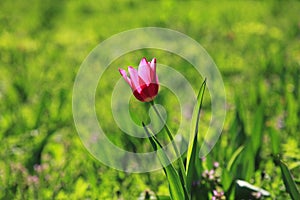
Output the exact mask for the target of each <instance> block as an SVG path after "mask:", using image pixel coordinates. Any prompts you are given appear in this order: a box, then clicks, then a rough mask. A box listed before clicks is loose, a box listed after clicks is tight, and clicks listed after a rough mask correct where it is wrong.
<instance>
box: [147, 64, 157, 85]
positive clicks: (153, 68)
mask: <svg viewBox="0 0 300 200" xmlns="http://www.w3.org/2000/svg"><path fill="white" fill-rule="evenodd" d="M149 65H150V68H151V82H152V83H158V77H157V75H156V59H155V58H153V59H152V61H151V63H149Z"/></svg>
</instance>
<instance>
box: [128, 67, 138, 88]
mask: <svg viewBox="0 0 300 200" xmlns="http://www.w3.org/2000/svg"><path fill="white" fill-rule="evenodd" d="M128 72H129V75H130V79H131V88H132V90H138V91H139V90H140V86H139V76H138V72H137V70H136V69H135V68H133V67H131V66H129V67H128Z"/></svg>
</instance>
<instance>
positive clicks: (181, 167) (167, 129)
mask: <svg viewBox="0 0 300 200" xmlns="http://www.w3.org/2000/svg"><path fill="white" fill-rule="evenodd" d="M150 104H151V106H152V107H153V109H154V111H155V112H156V114H157V115H158V117H159V119H160V120H161V122H162V123H164V127H165V129H166V131H167V134H168V137H169V139H170V141H171V142H172V145H173V148H174V150H175V154H176V157H178V158H179V159H178V162H179V168H180V173H181V176H180V177H181V179H182V180H181V181H182V182H183V186H184V187H183V188H184V190H185V193H186V196H188V197H189V195H188V192H187V189H186V173H185V169H184V164H183V160H182V158H181V156H180V154H179V151H178V148H177V146H176V144H175V141H173V140H174V138H173V135H172V133H171V131H170V129H169V127H168V126H167V124H166V123H165V121H164V119H163V117H162V116H161V114H160V112H159V111H158V110H157V108H156V106H155V104H154V101H151V102H150Z"/></svg>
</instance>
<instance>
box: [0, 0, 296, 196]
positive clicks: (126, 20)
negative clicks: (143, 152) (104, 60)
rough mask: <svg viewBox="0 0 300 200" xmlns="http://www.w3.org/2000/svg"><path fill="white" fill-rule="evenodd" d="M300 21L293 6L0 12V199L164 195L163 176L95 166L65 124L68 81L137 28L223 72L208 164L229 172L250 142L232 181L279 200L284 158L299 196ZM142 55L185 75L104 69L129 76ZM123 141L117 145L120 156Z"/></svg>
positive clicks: (58, 4) (33, 1) (19, 5)
mask: <svg viewBox="0 0 300 200" xmlns="http://www.w3.org/2000/svg"><path fill="white" fill-rule="evenodd" d="M299 10H300V3H299V2H297V1H264V2H258V1H231V2H225V1H221V2H219V1H203V2H198V1H178V2H175V1H129V0H125V1H91V0H88V1H58V0H45V1H38V0H30V1H20V0H18V1H7V0H4V1H1V2H0V138H1V139H0V141H1V142H0V145H1V150H0V157H1V159H0V198H1V199H12V198H15V199H69V198H71V199H118V198H121V197H122V198H124V199H132V198H134V199H136V198H137V197H138V196H139V194H140V193H141V192H142V191H144V190H145V189H147V188H149V189H151V190H153V191H155V192H158V193H160V194H167V193H168V188H167V183H166V181H165V179H164V176H163V175H162V172H161V171H159V172H153V173H147V174H126V173H123V172H119V171H116V170H114V169H110V168H108V167H106V166H104V165H102V164H101V163H99V162H97V161H96V160H94V159H93V158H92V157H91V156H90V155H89V154H88V152H87V151H86V150H85V149H84V147H83V146H82V144H81V142H80V140H79V138H78V135H77V133H76V130H75V127H74V124H73V118H72V87H73V81H74V78H75V76H76V73H77V70H78V69H79V67H80V64H81V63H82V61H83V60H84V59H85V57H86V56H87V55H88V53H89V52H90V51H91V50H92V49H93V48H94V47H95V46H96V45H97V44H98V43H100V42H102V41H103V40H105V39H107V38H108V37H110V36H111V35H113V34H116V33H119V32H122V31H126V30H128V29H132V28H138V27H145V26H154V27H156V26H157V27H166V28H170V29H174V30H177V31H180V32H182V33H184V34H187V35H188V36H190V37H192V38H194V39H195V40H196V41H198V42H199V43H200V44H201V45H203V47H204V48H205V49H206V50H207V51H208V53H209V54H210V55H211V57H212V58H213V60H214V61H215V63H216V65H217V66H218V67H219V70H220V71H221V73H222V76H223V79H224V83H225V86H226V93H227V103H228V111H227V118H226V122H225V126H224V132H223V135H222V137H221V140H220V141H219V143H218V144H217V146H216V148H215V149H214V150H213V152H212V153H211V154H210V156H211V159H212V160H217V161H219V162H220V163H222V164H224V165H226V162H228V160H229V158H230V156H231V155H232V154H233V152H234V150H235V149H236V148H238V147H239V146H241V145H244V146H247V144H248V143H251V144H252V148H254V149H255V151H253V152H254V153H255V155H254V154H249V155H248V154H247V155H241V157H242V156H244V157H245V158H247V159H248V160H249V159H250V160H252V161H253V162H252V161H251V163H250V166H252V165H253V168H251V169H248V168H247V169H245V166H249V163H245V162H246V161H245V160H243V159H242V158H240V161H239V162H240V163H239V165H236V173H235V174H234V176H235V177H240V178H244V179H246V180H247V181H250V182H252V183H255V184H257V185H259V186H262V187H264V188H266V189H268V190H269V191H271V193H272V197H273V198H275V197H280V198H286V193H285V191H284V186H283V183H282V180H281V177H280V170H279V169H278V168H276V167H274V164H273V162H272V158H271V154H274V153H280V154H281V155H282V157H283V159H284V160H285V161H286V162H287V163H288V165H289V166H290V168H291V169H292V172H293V173H294V176H295V179H296V182H297V183H298V186H299V178H300V177H299V174H300V167H299V166H300V164H299V163H300V156H299V150H300V142H299V141H300V136H299V130H300V121H299V116H300V108H299V100H300V88H299V80H300V41H299V40H300V18H299ZM154 39H155V38H154ZM136 55H139V56H136ZM143 55H146V56H147V57H148V59H151V58H152V57H157V58H158V62H160V61H161V63H163V64H169V65H170V66H175V67H178V69H179V70H183V69H180V66H182V65H184V64H187V63H185V62H184V61H183V60H180V59H178V58H176V57H174V56H172V55H168V54H166V53H164V52H159V51H146V52H143V51H140V52H137V54H134V53H131V54H129V55H128V56H124V57H126V58H124V62H123V60H122V62H120V61H118V60H117V61H116V62H115V63H113V64H114V66H112V69H117V68H118V67H123V68H125V67H127V66H128V65H134V64H135V63H136V65H137V64H138V62H139V60H140V58H141V56H143ZM185 70H186V69H185ZM184 73H186V74H187V76H190V79H191V82H193V84H194V85H193V86H194V87H195V89H197V87H198V85H200V83H201V82H200V83H199V80H197V77H193V72H192V71H185V72H184ZM111 74H112V73H111ZM111 76H112V77H114V78H119V77H118V76H119V75H118V73H117V72H116V74H114V75H111ZM110 90H111V88H110V87H109V86H107V92H108V93H110V92H111V91H110ZM102 91H103V90H102ZM100 95H101V94H99V96H100ZM165 101H166V102H167V100H165ZM166 102H164V103H163V104H165V103H166ZM169 103H170V102H169ZM173 103H174V105H175V104H176V101H174V102H171V104H172V105H173ZM172 105H171V106H172ZM98 107H99V106H98ZM206 108H209V107H208V106H206ZM171 110H172V109H170V112H171ZM99 112H100V114H102V115H103V116H105V115H106V113H105V112H107V114H109V113H110V110H109V109H107V110H105V109H101V111H99ZM102 115H101V116H102ZM170 116H174V117H176V115H170ZM100 118H101V117H100ZM101 120H102V122H103V123H104V124H107V127H108V130H109V131H111V132H112V134H113V133H118V132H119V130H118V129H116V128H114V122H113V121H112V120H111V119H110V118H105V117H103V118H101ZM173 128H174V127H173ZM175 128H176V127H175ZM124 138H125V140H126V136H122V138H121V137H117V138H114V142H115V143H117V144H119V145H122V143H123V141H124ZM249 141H250V142H249ZM253 141H254V142H253ZM255 141H256V142H255ZM123 145H124V144H123ZM128 145H129V148H131V147H132V148H134V147H135V145H137V144H136V143H135V141H126V145H125V146H128ZM228 146H230V148H226V149H225V151H224V150H223V149H224V148H225V147H228ZM248 146H249V145H248ZM250 146H251V145H250ZM246 152H248V151H246ZM249 152H250V151H249ZM245 154H246V153H245ZM254 161H255V162H254ZM241 166H242V167H241ZM243 166H244V168H243ZM241 169H242V170H241ZM262 174H264V178H263V179H262V178H261V176H262Z"/></svg>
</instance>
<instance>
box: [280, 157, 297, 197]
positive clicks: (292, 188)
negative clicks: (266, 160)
mask: <svg viewBox="0 0 300 200" xmlns="http://www.w3.org/2000/svg"><path fill="white" fill-rule="evenodd" d="M278 161H279V166H280V169H281V173H282V177H283V182H284V185H285V187H286V190H287V192H288V193H289V194H290V196H291V197H292V199H294V200H299V199H300V193H299V191H298V189H297V186H296V183H295V181H294V179H293V178H292V175H291V172H290V170H289V169H288V167H287V166H286V164H285V163H284V162H282V161H281V160H278Z"/></svg>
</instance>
